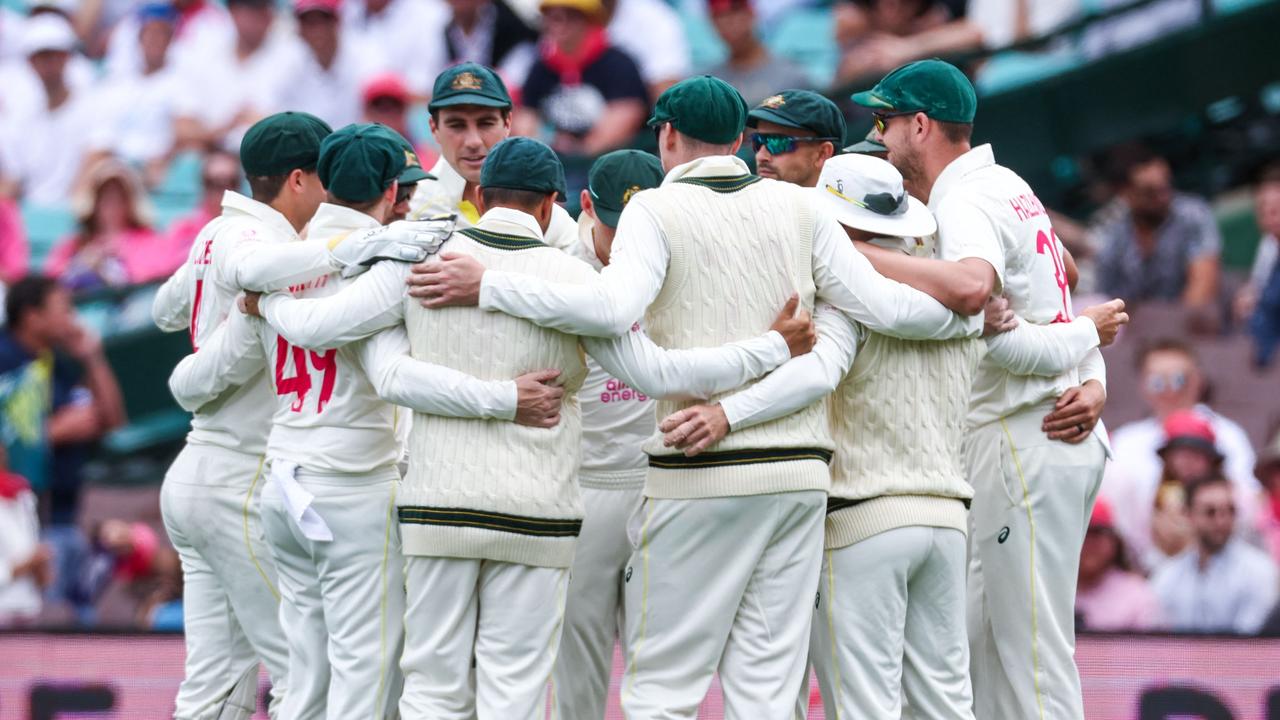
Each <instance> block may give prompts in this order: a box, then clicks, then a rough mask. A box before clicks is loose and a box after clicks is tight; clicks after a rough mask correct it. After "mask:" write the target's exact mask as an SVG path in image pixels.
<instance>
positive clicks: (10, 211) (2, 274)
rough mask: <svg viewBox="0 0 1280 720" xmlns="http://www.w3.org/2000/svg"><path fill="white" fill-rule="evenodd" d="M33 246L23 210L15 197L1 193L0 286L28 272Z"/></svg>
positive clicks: (14, 280)
mask: <svg viewBox="0 0 1280 720" xmlns="http://www.w3.org/2000/svg"><path fill="white" fill-rule="evenodd" d="M30 262H31V248H30V246H28V245H27V231H26V228H24V227H23V225H22V212H21V211H20V210H19V209H18V203H16V202H14V201H13V198H9V197H5V196H4V195H0V286H4V285H8V284H10V283H13V282H16V281H17V280H18V278H20V277H22V276H23V275H26V274H27V265H28V263H30Z"/></svg>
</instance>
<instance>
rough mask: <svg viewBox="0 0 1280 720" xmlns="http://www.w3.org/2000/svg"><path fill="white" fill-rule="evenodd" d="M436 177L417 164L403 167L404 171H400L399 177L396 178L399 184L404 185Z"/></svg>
mask: <svg viewBox="0 0 1280 720" xmlns="http://www.w3.org/2000/svg"><path fill="white" fill-rule="evenodd" d="M436 179H437V178H436V176H435V175H432V174H431V173H429V172H427V171H426V170H423V169H422V167H421V166H419V165H414V166H413V167H407V168H405V169H404V172H402V173H400V177H398V178H396V180H398V181H399V182H400V184H401V185H406V184H408V183H416V182H420V181H422V180H436Z"/></svg>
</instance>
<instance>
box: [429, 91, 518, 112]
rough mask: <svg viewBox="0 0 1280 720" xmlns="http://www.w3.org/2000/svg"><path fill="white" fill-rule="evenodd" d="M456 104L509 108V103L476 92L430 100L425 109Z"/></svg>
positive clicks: (454, 105) (432, 110)
mask: <svg viewBox="0 0 1280 720" xmlns="http://www.w3.org/2000/svg"><path fill="white" fill-rule="evenodd" d="M458 105H479V106H480V107H491V108H510V107H511V103H510V102H507V101H506V100H501V99H498V98H494V97H489V96H488V95H480V94H478V93H460V94H458V95H450V96H449V97H447V98H444V99H443V100H434V99H433V100H432V101H431V102H430V103H427V110H428V111H430V112H434V111H436V110H439V109H440V108H446V107H457V106H458Z"/></svg>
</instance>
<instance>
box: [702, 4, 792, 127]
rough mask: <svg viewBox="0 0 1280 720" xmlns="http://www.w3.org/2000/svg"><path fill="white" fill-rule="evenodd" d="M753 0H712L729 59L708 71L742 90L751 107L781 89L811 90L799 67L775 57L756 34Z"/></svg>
mask: <svg viewBox="0 0 1280 720" xmlns="http://www.w3.org/2000/svg"><path fill="white" fill-rule="evenodd" d="M751 3H752V0H710V1H709V2H708V4H707V7H708V10H709V11H710V13H711V22H712V23H713V24H714V25H715V28H716V33H717V34H718V35H719V36H720V39H721V40H723V41H724V44H725V47H726V48H727V49H728V51H729V57H728V58H726V59H725V61H724V62H722V63H720V64H719V65H716V66H714V67H712V68H710V69H709V70H707V72H708V73H709V74H711V75H715V76H716V77H718V78H721V79H722V80H724V81H725V82H727V83H729V84H730V85H732V86H734V87H735V88H737V89H738V92H740V93H742V97H743V99H744V100H746V101H747V105H750V106H753V107H754V106H755V105H759V104H760V103H761V102H762V101H763V100H764V99H765V98H767V97H769V96H770V95H773V94H774V93H776V92H777V91H778V90H779V89H781V88H808V87H812V85H813V81H812V80H810V79H809V76H808V74H806V73H805V71H804V69H803V68H801V67H800V66H799V65H796V64H795V63H793V62H791V61H790V60H787V59H786V58H781V57H777V56H775V55H773V54H772V53H770V52H769V50H768V48H766V47H765V46H764V43H762V42H760V37H759V36H758V35H757V34H756V13H755V9H754V7H753V6H752V4H751Z"/></svg>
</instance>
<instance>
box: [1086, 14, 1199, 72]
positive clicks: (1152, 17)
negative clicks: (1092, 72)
mask: <svg viewBox="0 0 1280 720" xmlns="http://www.w3.org/2000/svg"><path fill="white" fill-rule="evenodd" d="M1090 6H1091V7H1092V9H1093V11H1094V12H1098V13H1101V12H1107V11H1110V10H1116V9H1118V8H1122V7H1126V6H1132V7H1133V8H1134V9H1132V10H1129V11H1127V12H1122V13H1120V14H1118V15H1115V16H1112V17H1109V18H1106V19H1104V20H1098V21H1095V22H1092V23H1090V24H1089V26H1088V27H1087V28H1085V31H1084V35H1083V37H1082V38H1081V40H1080V47H1081V49H1082V50H1083V51H1084V54H1085V56H1086V57H1088V58H1089V59H1090V60H1093V59H1096V58H1099V57H1102V56H1103V55H1109V54H1111V53H1117V52H1121V51H1124V50H1128V49H1129V48H1132V47H1137V46H1138V45H1143V44H1145V43H1149V42H1151V41H1153V40H1158V39H1159V38H1162V37H1164V36H1165V35H1168V34H1169V33H1171V32H1175V31H1177V30H1181V29H1183V28H1188V27H1192V26H1194V25H1196V24H1197V23H1199V22H1200V20H1201V18H1202V17H1203V14H1204V12H1205V11H1206V10H1209V9H1210V8H1212V7H1213V6H1212V5H1209V4H1206V3H1203V2H1201V0H1154V1H1153V2H1145V3H1135V2H1133V0H1092V2H1090Z"/></svg>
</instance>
